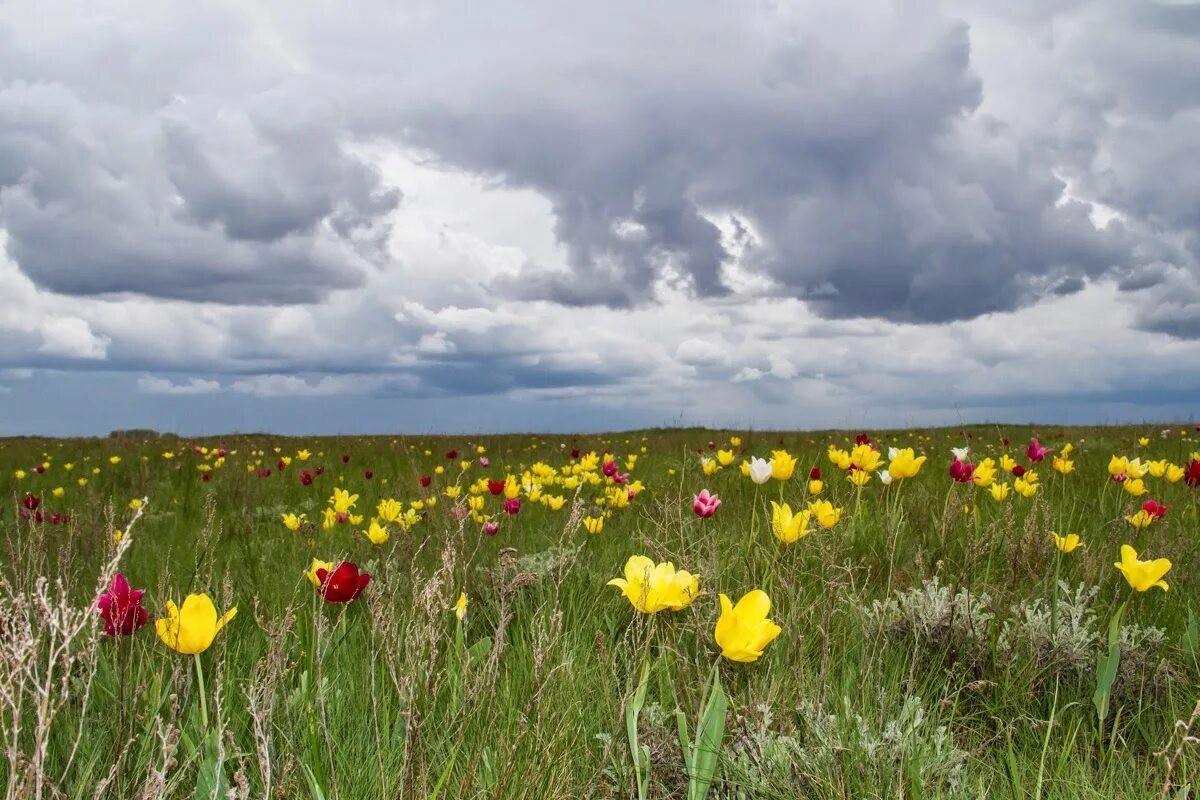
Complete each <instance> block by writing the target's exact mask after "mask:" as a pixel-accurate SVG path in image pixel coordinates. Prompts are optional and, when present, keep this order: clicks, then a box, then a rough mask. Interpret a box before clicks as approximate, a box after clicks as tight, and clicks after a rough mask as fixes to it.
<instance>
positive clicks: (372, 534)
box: [363, 519, 388, 544]
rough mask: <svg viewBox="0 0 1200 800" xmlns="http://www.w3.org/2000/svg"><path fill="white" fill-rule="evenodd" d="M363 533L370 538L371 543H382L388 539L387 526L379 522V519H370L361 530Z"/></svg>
mask: <svg viewBox="0 0 1200 800" xmlns="http://www.w3.org/2000/svg"><path fill="white" fill-rule="evenodd" d="M363 535H364V536H366V537H367V539H369V540H370V542H371V544H383V543H384V542H386V541H387V540H388V530H387V527H386V526H384V525H382V524H380V522H379V520H377V519H373V520H371V524H370V526H369V527H368V528H367V529H366V530H365V531H363Z"/></svg>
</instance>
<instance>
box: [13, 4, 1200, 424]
mask: <svg viewBox="0 0 1200 800" xmlns="http://www.w3.org/2000/svg"><path fill="white" fill-rule="evenodd" d="M1198 75H1200V3H1194V2H1182V1H1180V0H1175V1H1174V2H1152V1H1151V0H1094V1H1093V2H1082V1H1076V0H1009V2H1004V3H996V2H992V0H961V2H932V1H931V0H903V2H901V1H900V0H897V2H880V1H879V0H865V1H864V2H861V3H844V2H841V0H836V1H834V0H830V1H828V2H826V0H815V1H809V0H805V2H794V3H789V2H756V1H755V0H738V2H723V1H722V0H714V1H713V2H705V3H700V4H697V3H695V2H681V1H678V2H677V1H676V0H659V2H654V3H645V2H626V0H611V1H610V2H607V3H585V2H577V0H530V2H524V3H520V4H496V3H465V2H455V1H454V0H438V2H424V0H405V2H402V3H396V2H393V1H391V0H389V1H388V2H384V1H383V0H378V1H376V0H363V1H362V2H359V3H354V4H336V3H327V2H307V1H306V0H297V2H292V3H287V4H277V3H254V2H242V0H228V1H227V2H216V1H215V0H209V1H208V2H202V3H194V4H183V5H181V4H172V3H155V2H129V1H128V0H123V1H122V2H115V3H114V2H106V1H105V0H98V2H92V3H88V4H86V5H83V6H81V5H79V4H77V3H74V2H70V3H68V2H59V0H43V1H42V2H39V3H36V4H22V3H8V4H0V435H16V434H47V435H56V436H71V435H97V434H105V433H107V432H108V431H109V430H112V429H117V428H130V427H149V428H156V429H159V430H164V431H174V432H178V433H181V434H185V435H207V434H216V433H222V432H232V431H269V432H276V433H284V434H357V433H430V432H439V431H444V432H503V431H547V432H565V431H595V430H614V429H628V428H635V427H646V426H658V425H689V426H691V425H708V426H714V427H736V428H758V429H763V428H780V429H804V428H809V429H811V428H825V427H843V428H854V429H860V428H861V429H869V428H879V427H903V426H916V425H939V424H948V425H954V424H960V423H966V422H986V421H999V422H1037V423H1044V424H1070V423H1081V424H1091V423H1104V422H1137V421H1143V420H1155V421H1177V420H1180V421H1187V420H1191V419H1192V417H1193V415H1194V414H1195V412H1196V411H1197V410H1200V403H1197V398H1198V397H1200V79H1198V78H1197V77H1196V76H1198Z"/></svg>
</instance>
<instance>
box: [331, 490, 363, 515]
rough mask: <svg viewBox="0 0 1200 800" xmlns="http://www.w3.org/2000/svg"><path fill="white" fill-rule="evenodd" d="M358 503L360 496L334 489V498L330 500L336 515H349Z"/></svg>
mask: <svg viewBox="0 0 1200 800" xmlns="http://www.w3.org/2000/svg"><path fill="white" fill-rule="evenodd" d="M357 502H358V495H356V494H350V492H349V490H347V489H334V490H333V497H331V498H329V506H330V507H331V508H332V509H333V511H334V513H335V514H349V513H350V510H351V509H352V508H354V504H355V503H357Z"/></svg>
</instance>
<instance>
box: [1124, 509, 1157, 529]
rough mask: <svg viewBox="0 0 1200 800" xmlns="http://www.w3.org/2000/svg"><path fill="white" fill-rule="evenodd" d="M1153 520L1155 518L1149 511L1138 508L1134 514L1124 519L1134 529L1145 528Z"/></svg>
mask: <svg viewBox="0 0 1200 800" xmlns="http://www.w3.org/2000/svg"><path fill="white" fill-rule="evenodd" d="M1155 519H1156V517H1155V516H1154V515H1153V514H1151V513H1150V512H1149V511H1146V510H1145V509H1143V508H1139V509H1138V510H1137V512H1136V513H1134V514H1133V515H1131V516H1128V517H1126V518H1125V521H1126V522H1128V523H1129V524H1130V525H1132V526H1133V527H1135V528H1147V527H1149V526H1150V523H1152V522H1154V520H1155Z"/></svg>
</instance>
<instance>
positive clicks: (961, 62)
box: [329, 3, 1143, 321]
mask: <svg viewBox="0 0 1200 800" xmlns="http://www.w3.org/2000/svg"><path fill="white" fill-rule="evenodd" d="M456 8H457V7H454V6H451V7H449V8H448V9H442V7H441V6H439V9H440V10H439V12H438V13H436V14H433V15H431V16H430V17H428V18H424V19H425V21H423V22H415V23H413V24H412V25H411V26H406V27H405V28H404V29H402V30H397V31H396V35H397V36H398V40H399V42H400V43H401V45H400V49H401V50H403V51H404V52H405V53H406V54H407V56H408V59H409V60H410V61H411V62H412V63H419V64H422V65H426V66H430V67H431V68H432V69H433V74H432V75H430V74H429V73H424V72H422V73H419V74H421V76H422V79H428V80H431V81H432V82H433V84H435V85H437V86H438V87H439V91H438V92H436V93H430V92H419V91H415V90H414V88H413V87H412V86H411V85H409V84H407V83H406V82H403V81H402V82H401V84H400V86H399V90H400V97H402V98H403V102H402V103H398V104H397V105H396V106H395V107H391V108H386V107H385V109H384V110H382V111H380V112H378V113H377V114H373V115H371V116H370V118H369V119H370V121H371V124H375V125H379V124H380V120H381V119H386V120H391V121H392V124H393V125H394V126H395V127H396V128H402V129H403V131H404V137H405V140H406V141H408V142H410V143H412V144H415V145H418V146H420V147H422V148H424V149H426V150H428V151H430V152H432V153H434V154H435V156H436V157H438V158H441V159H442V160H444V161H446V162H448V163H451V164H454V165H457V166H460V167H463V168H466V169H469V170H473V171H477V172H480V173H483V174H487V175H494V176H497V177H498V179H499V180H502V181H504V182H505V183H508V184H511V185H517V186H529V187H533V188H535V189H536V190H538V191H539V192H541V193H543V194H545V195H546V196H547V197H548V198H550V199H551V201H552V202H553V204H554V210H555V215H556V219H557V233H558V235H559V237H560V238H561V239H562V240H563V241H564V242H565V243H566V244H567V246H568V248H569V254H570V263H569V265H568V266H569V270H568V271H567V272H565V273H564V272H563V271H561V270H560V269H557V268H556V267H557V265H531V266H530V268H529V269H528V270H527V271H526V272H525V273H524V274H523V275H521V276H520V277H518V278H516V279H512V278H505V279H503V280H502V281H499V282H497V288H499V289H500V290H501V291H503V292H505V293H507V294H509V295H510V296H516V297H523V298H528V297H542V298H548V299H551V300H554V301H557V302H561V303H567V304H572V305H577V304H589V303H595V304H605V305H611V306H625V305H632V304H636V303H640V302H644V301H646V300H647V299H648V296H649V289H650V286H651V285H652V283H653V282H654V281H655V280H656V279H659V278H663V277H669V276H671V275H682V276H685V277H687V278H688V279H690V280H691V282H692V284H693V286H694V288H695V290H696V292H697V293H698V294H700V295H708V296H712V295H719V294H721V293H723V292H725V291H726V290H727V288H726V286H725V284H724V283H723V282H722V280H721V263H722V262H723V261H724V260H726V259H727V258H728V257H729V255H730V254H729V253H727V252H726V250H725V249H724V247H723V246H722V241H721V238H720V234H719V231H718V230H717V228H716V226H714V224H713V223H712V222H710V221H709V217H710V216H711V215H712V214H714V213H734V214H736V215H738V216H739V217H740V218H741V219H742V220H744V221H745V223H746V224H747V225H749V226H751V227H752V228H753V229H754V231H755V233H756V234H757V238H758V240H759V241H758V243H757V245H756V246H755V247H754V248H753V249H752V250H751V251H750V252H749V253H748V254H747V255H746V258H745V259H744V260H745V262H746V263H747V264H748V265H749V266H750V267H751V268H752V269H754V270H756V271H758V272H761V273H763V274H765V275H768V276H770V277H771V278H773V279H774V280H775V281H776V282H777V283H778V284H780V285H781V286H782V287H783V288H784V290H785V291H786V292H787V293H789V294H792V295H794V296H797V297H804V298H809V299H811V301H812V303H813V305H814V306H815V307H817V308H818V309H819V310H820V311H821V312H822V313H823V314H825V315H828V316H834V317H841V316H878V317H885V318H891V319H902V320H914V321H943V320H949V319H959V318H970V317H973V316H976V315H978V314H982V313H986V312H989V311H995V310H1004V309H1011V308H1014V307H1018V306H1020V305H1023V304H1026V303H1029V302H1032V301H1034V300H1036V299H1038V298H1039V297H1041V296H1044V294H1046V293H1052V292H1053V291H1055V287H1070V286H1078V285H1080V282H1081V281H1082V280H1083V279H1084V278H1086V277H1096V276H1099V275H1102V274H1105V273H1106V272H1108V271H1109V270H1111V269H1113V268H1116V267H1122V268H1125V269H1127V270H1136V269H1137V268H1138V267H1139V265H1140V263H1141V262H1142V260H1143V256H1142V255H1141V254H1140V252H1139V251H1138V250H1137V249H1136V247H1135V245H1136V240H1135V237H1133V236H1131V235H1130V233H1129V231H1128V230H1127V229H1126V228H1124V227H1123V226H1121V225H1114V226H1111V227H1110V228H1108V229H1105V230H1103V231H1098V230H1096V227H1095V226H1094V225H1093V223H1092V221H1091V220H1090V218H1089V215H1088V208H1087V207H1086V206H1085V205H1083V204H1079V203H1070V202H1065V203H1064V202H1063V198H1064V189H1065V184H1064V182H1063V181H1062V180H1060V179H1059V178H1058V177H1056V175H1055V173H1054V167H1055V163H1054V152H1053V148H1050V147H1045V148H1043V149H1042V150H1040V151H1039V150H1035V149H1033V148H1032V147H1030V146H1029V145H1028V143H1026V142H1024V141H1022V140H1021V139H1020V138H1018V135H1017V134H1016V133H1015V132H1014V131H1012V130H1011V129H1010V128H1009V127H1008V126H1006V125H1005V124H1003V122H1002V121H1000V120H997V119H994V118H991V117H989V116H988V115H987V114H986V113H983V112H982V111H981V110H980V104H981V100H982V98H983V96H984V92H985V91H986V87H985V86H984V85H983V83H982V82H981V79H980V78H979V76H978V75H977V74H976V72H975V70H974V69H973V68H972V64H971V43H970V29H969V27H968V25H967V24H965V23H963V22H962V21H959V20H955V19H949V18H945V17H943V16H941V15H940V14H939V13H937V12H936V10H935V9H934V8H933V7H932V6H926V5H917V6H913V7H911V9H910V8H909V7H898V6H888V5H881V6H880V7H878V8H875V9H874V10H873V11H872V12H871V13H869V14H867V16H868V17H869V18H870V20H871V21H870V24H866V25H863V24H859V22H860V19H861V17H859V16H851V15H850V14H848V12H843V11H841V10H839V9H838V8H837V7H836V6H835V5H833V4H826V3H814V4H809V6H808V7H806V9H805V13H803V14H799V13H792V12H789V11H788V10H786V9H780V8H777V7H774V6H768V5H759V4H754V5H751V6H749V7H747V6H744V5H741V4H738V5H725V4H718V5H714V6H706V9H705V13H704V14H697V13H694V9H691V10H689V9H687V8H685V7H683V6H676V5H671V4H654V5H652V6H644V5H629V6H625V7H622V8H621V9H620V10H619V11H613V10H612V9H608V8H606V9H605V11H604V14H603V15H600V14H599V13H597V12H595V11H594V10H589V9H580V8H578V7H571V8H566V7H564V6H561V5H558V4H543V5H540V6H537V7H536V8H537V11H536V12H530V13H529V14H528V15H526V16H522V17H521V18H520V19H517V20H509V19H507V16H506V18H505V20H504V21H503V24H501V20H499V19H494V18H491V17H490V16H489V13H491V12H489V11H488V10H486V9H482V10H481V9H474V8H473V9H472V11H471V18H470V19H466V18H464V17H463V16H461V15H460V11H456ZM494 13H495V14H496V15H500V14H501V13H502V12H501V11H500V10H496V11H495V12H494ZM451 29H453V30H456V31H459V33H460V35H461V36H462V37H463V38H464V40H467V41H470V42H472V47H471V49H470V52H469V53H463V52H460V51H458V50H457V49H455V50H453V51H452V52H449V53H444V52H443V51H442V50H441V49H440V48H441V47H442V46H443V45H444V43H445V39H444V37H442V36H440V35H438V34H439V33H444V32H445V31H447V30H451ZM547 30H553V31H554V39H553V41H552V42H549V43H546V42H543V41H539V38H545V37H544V35H543V34H544V32H545V31H547ZM484 31H503V33H502V34H500V35H490V34H489V35H484V33H483V32H484ZM333 41H334V42H335V43H336V41H337V40H336V38H335V39H334V40H333ZM652 43H653V46H651V44H652ZM329 46H331V47H332V46H339V45H336V44H331V45H329ZM517 51H519V57H514V54H515V53H516V52H517ZM443 58H449V59H451V60H452V61H453V62H454V64H455V66H454V68H445V67H442V66H440V64H438V63H437V62H438V60H439V59H443Z"/></svg>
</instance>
